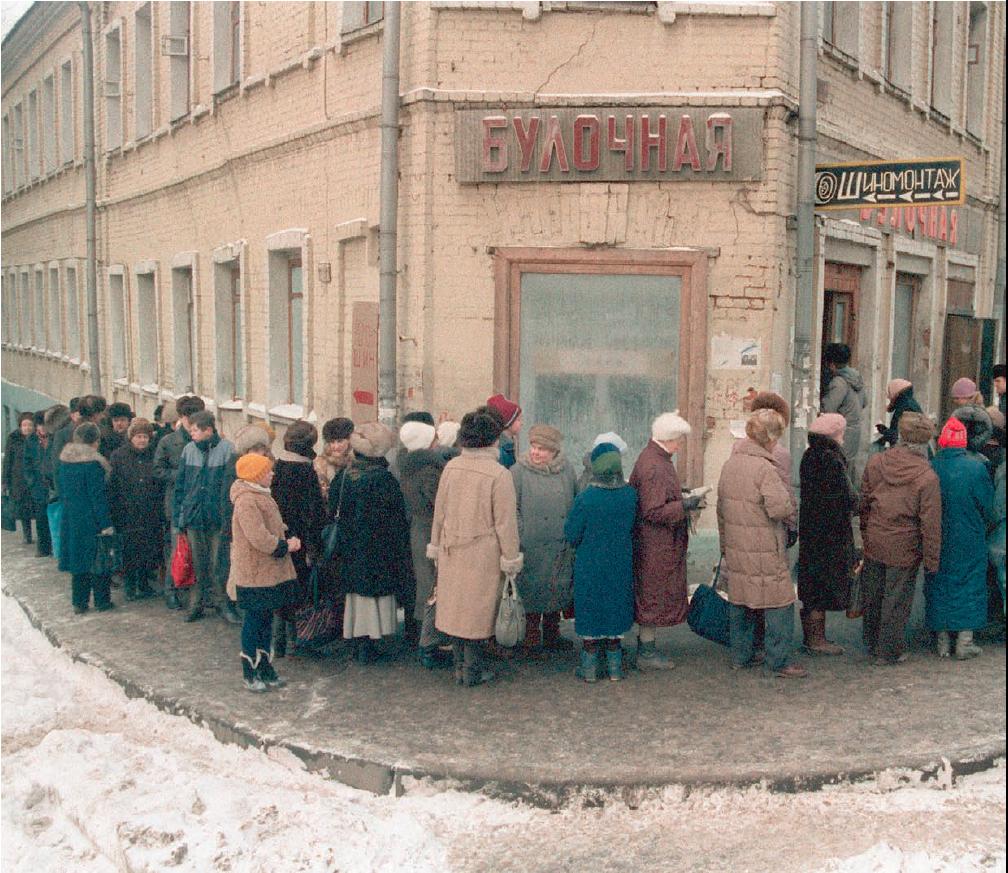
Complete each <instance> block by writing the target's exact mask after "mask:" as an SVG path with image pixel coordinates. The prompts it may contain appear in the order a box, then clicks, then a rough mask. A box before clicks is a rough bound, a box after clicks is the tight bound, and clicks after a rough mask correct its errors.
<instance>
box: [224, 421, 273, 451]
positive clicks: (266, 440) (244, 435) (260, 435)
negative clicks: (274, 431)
mask: <svg viewBox="0 0 1008 873" xmlns="http://www.w3.org/2000/svg"><path fill="white" fill-rule="evenodd" d="M232 442H233V443H234V448H235V454H237V455H246V454H248V453H249V452H251V451H252V450H253V449H267V450H268V449H269V448H270V446H272V445H273V440H272V438H271V437H270V435H269V433H267V431H266V429H265V428H263V427H260V426H259V424H258V423H253V424H246V425H245V426H244V427H243V428H241V429H240V430H239V431H238V432H237V433H236V434H235V435H234V440H232Z"/></svg>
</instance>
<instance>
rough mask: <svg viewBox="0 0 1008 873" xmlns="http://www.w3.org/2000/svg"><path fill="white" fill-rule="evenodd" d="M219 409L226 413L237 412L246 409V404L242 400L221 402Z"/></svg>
mask: <svg viewBox="0 0 1008 873" xmlns="http://www.w3.org/2000/svg"><path fill="white" fill-rule="evenodd" d="M217 408H218V409H222V410H224V411H226V412H237V411H241V410H243V409H244V408H245V403H244V402H243V401H241V400H219V401H218V402H217Z"/></svg>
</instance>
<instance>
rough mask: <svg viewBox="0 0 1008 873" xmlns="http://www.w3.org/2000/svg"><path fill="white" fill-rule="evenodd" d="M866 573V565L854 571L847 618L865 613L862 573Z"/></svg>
mask: <svg viewBox="0 0 1008 873" xmlns="http://www.w3.org/2000/svg"><path fill="white" fill-rule="evenodd" d="M863 573H864V566H863V565H862V566H861V568H860V569H859V570H857V571H855V573H854V578H853V579H852V580H851V587H850V600H849V601H847V618H861V616H863V615H864V603H863V602H862V597H861V575H862V574H863Z"/></svg>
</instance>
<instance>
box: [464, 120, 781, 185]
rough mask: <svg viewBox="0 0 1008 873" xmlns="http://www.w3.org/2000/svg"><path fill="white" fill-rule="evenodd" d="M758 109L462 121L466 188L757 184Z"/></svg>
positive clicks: (760, 174)
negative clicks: (522, 184)
mask: <svg viewBox="0 0 1008 873" xmlns="http://www.w3.org/2000/svg"><path fill="white" fill-rule="evenodd" d="M763 120H764V111H763V110H762V109H759V108H757V107H722V106H716V107H714V106H709V107H697V106H686V107H674V106H652V107H626V106H611V107H599V106H592V107H580V108H579V107H555V108H550V107H537V108H535V109H521V110H500V109H487V110H483V109H461V110H458V111H457V112H456V113H455V172H456V177H457V179H458V181H459V182H463V183H481V182H633V181H685V182H721V181H736V182H741V181H751V180H756V179H761V178H762V177H763Z"/></svg>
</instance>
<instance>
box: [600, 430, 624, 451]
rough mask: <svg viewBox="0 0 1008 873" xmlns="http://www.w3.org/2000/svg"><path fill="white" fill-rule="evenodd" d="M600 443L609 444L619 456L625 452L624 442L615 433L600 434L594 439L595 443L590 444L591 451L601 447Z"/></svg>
mask: <svg viewBox="0 0 1008 873" xmlns="http://www.w3.org/2000/svg"><path fill="white" fill-rule="evenodd" d="M602 443H609V444H610V445H613V446H616V449H617V451H619V453H620V454H622V453H623V452H625V451H626V450H627V444H626V440H624V439H623V437H621V436H620V435H619V434H618V433H616V432H615V431H608V432H607V433H600V434H599V435H598V436H597V437H595V442H593V443H592V449H595V448H597V447H598V446H600V445H602Z"/></svg>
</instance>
